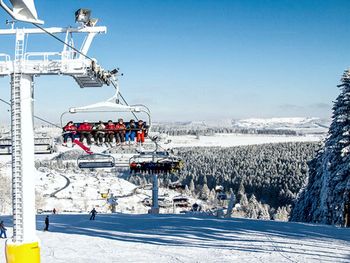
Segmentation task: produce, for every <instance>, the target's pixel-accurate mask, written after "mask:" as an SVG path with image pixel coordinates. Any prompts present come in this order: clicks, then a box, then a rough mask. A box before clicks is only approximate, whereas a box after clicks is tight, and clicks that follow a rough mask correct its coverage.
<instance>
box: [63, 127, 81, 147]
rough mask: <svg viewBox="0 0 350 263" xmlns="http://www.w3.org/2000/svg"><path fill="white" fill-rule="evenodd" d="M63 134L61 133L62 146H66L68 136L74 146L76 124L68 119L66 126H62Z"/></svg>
mask: <svg viewBox="0 0 350 263" xmlns="http://www.w3.org/2000/svg"><path fill="white" fill-rule="evenodd" d="M63 130H64V134H63V144H62V145H63V146H67V141H68V138H71V140H72V145H73V146H74V145H75V143H74V140H75V138H76V136H77V126H75V125H74V123H73V121H69V122H68V123H67V124H66V126H64V127H63Z"/></svg>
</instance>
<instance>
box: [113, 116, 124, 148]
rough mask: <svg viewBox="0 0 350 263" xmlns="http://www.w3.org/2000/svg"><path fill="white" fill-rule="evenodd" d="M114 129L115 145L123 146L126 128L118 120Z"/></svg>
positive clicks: (121, 120) (121, 121) (122, 122)
mask: <svg viewBox="0 0 350 263" xmlns="http://www.w3.org/2000/svg"><path fill="white" fill-rule="evenodd" d="M115 129H116V133H115V141H116V143H117V144H124V142H125V129H126V126H125V124H124V121H123V119H119V120H118V123H117V124H116V125H115Z"/></svg>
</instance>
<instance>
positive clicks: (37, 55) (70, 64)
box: [0, 0, 113, 263]
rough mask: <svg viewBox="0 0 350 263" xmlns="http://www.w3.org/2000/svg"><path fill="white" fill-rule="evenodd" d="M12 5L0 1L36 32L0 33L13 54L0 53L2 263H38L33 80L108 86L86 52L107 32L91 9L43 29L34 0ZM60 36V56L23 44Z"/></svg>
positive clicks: (104, 75) (107, 74)
mask: <svg viewBox="0 0 350 263" xmlns="http://www.w3.org/2000/svg"><path fill="white" fill-rule="evenodd" d="M10 2H11V4H12V7H9V6H7V5H6V4H5V3H4V1H3V0H0V6H1V7H2V8H4V9H5V11H6V12H8V13H9V14H10V15H11V16H12V17H13V18H14V19H15V20H18V21H22V22H27V23H32V24H33V25H35V26H36V27H37V28H14V26H12V28H11V29H1V30H0V36H2V35H13V36H15V52H14V56H13V57H12V58H11V56H10V55H8V54H3V53H1V54H0V77H7V76H9V77H10V78H11V138H12V206H13V238H12V240H8V242H7V244H6V259H7V262H8V263H9V262H11V263H12V262H16V263H21V262H26V263H31V262H40V246H39V244H40V243H39V239H38V237H37V236H36V223H35V214H36V213H35V211H36V210H35V185H34V182H35V180H34V174H35V173H34V171H35V168H34V124H33V122H34V121H33V99H34V97H33V96H34V95H33V94H34V92H33V90H34V84H33V83H34V82H33V79H34V77H35V76H40V75H57V76H60V75H67V76H72V77H73V78H74V79H75V80H76V82H77V83H78V84H79V86H80V87H81V88H85V87H101V86H103V85H104V84H109V80H110V79H111V78H113V73H112V74H111V72H109V71H104V70H103V69H102V68H101V67H99V66H98V64H97V61H96V60H94V59H91V58H89V57H88V56H87V55H86V54H87V52H88V50H89V47H90V45H91V43H92V41H93V39H94V37H95V36H96V35H97V34H101V33H106V31H107V28H106V27H104V26H95V24H96V20H95V19H91V18H90V11H89V10H86V9H80V10H78V11H77V12H76V22H78V23H79V26H78V27H76V28H72V27H67V28H62V27H52V28H42V27H40V26H39V24H43V21H41V20H39V19H38V16H37V12H36V9H35V5H34V0H10ZM60 33H61V34H62V33H64V34H65V36H66V37H65V40H64V42H65V44H64V45H63V49H62V50H61V51H60V52H26V50H25V41H26V39H27V38H28V36H29V35H32V34H49V35H52V36H53V35H55V34H60ZM78 33H79V34H85V40H84V41H83V43H82V45H81V47H80V48H79V49H76V48H74V47H72V46H71V45H69V43H72V42H71V38H72V36H73V35H74V34H78Z"/></svg>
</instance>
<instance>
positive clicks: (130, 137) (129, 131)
mask: <svg viewBox="0 0 350 263" xmlns="http://www.w3.org/2000/svg"><path fill="white" fill-rule="evenodd" d="M135 130H136V124H135V121H134V120H132V119H131V120H130V121H129V124H128V125H127V126H126V133H125V141H126V143H129V144H130V143H131V144H132V143H134V141H135V135H136V132H135Z"/></svg>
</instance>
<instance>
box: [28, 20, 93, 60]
mask: <svg viewBox="0 0 350 263" xmlns="http://www.w3.org/2000/svg"><path fill="white" fill-rule="evenodd" d="M32 24H33V25H34V26H36V27H37V28H40V29H41V30H42V31H44V32H45V33H46V34H48V35H50V36H52V37H53V38H54V39H56V40H58V41H59V42H61V43H63V44H64V45H66V46H67V47H69V48H71V49H73V50H74V51H76V52H78V53H79V54H80V55H82V56H84V57H85V58H87V59H90V60H91V61H94V60H93V59H92V58H90V57H89V56H87V55H85V54H84V53H83V52H81V51H80V50H78V49H76V48H75V47H73V46H72V45H69V44H68V43H66V42H65V41H63V40H62V39H60V38H59V37H56V36H55V35H54V34H52V33H50V32H49V31H47V30H46V29H45V28H43V27H41V26H39V25H38V24H35V23H32Z"/></svg>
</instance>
